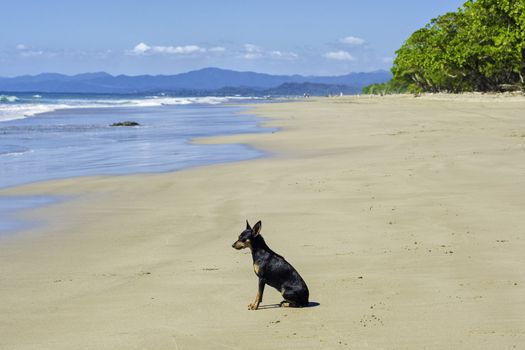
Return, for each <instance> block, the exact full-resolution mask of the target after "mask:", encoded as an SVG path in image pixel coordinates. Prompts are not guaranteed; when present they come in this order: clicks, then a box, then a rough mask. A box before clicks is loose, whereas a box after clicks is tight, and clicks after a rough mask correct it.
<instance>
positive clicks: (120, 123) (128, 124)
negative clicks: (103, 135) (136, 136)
mask: <svg viewBox="0 0 525 350" xmlns="http://www.w3.org/2000/svg"><path fill="white" fill-rule="evenodd" d="M111 126H140V124H139V123H137V122H131V121H125V122H118V123H113V124H111Z"/></svg>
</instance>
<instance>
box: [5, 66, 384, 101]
mask: <svg viewBox="0 0 525 350" xmlns="http://www.w3.org/2000/svg"><path fill="white" fill-rule="evenodd" d="M390 78H391V74H390V73H389V72H387V71H375V72H368V73H350V74H347V75H341V76H324V77H323V76H302V75H271V74H264V73H255V72H237V71H232V70H226V69H219V68H204V69H200V70H196V71H191V72H188V73H182V74H176V75H137V76H128V75H117V76H113V75H110V74H108V73H104V72H99V73H85V74H78V75H73V76H69V75H63V74H56V73H44V74H39V75H34V76H30V75H25V76H19V77H14V78H1V77H0V91H10V92H60V93H123V94H125V93H154V92H173V93H178V92H183V91H186V92H187V91H193V92H194V93H196V94H199V91H201V92H203V91H205V92H207V93H212V92H214V91H215V92H218V93H221V90H223V91H224V90H228V89H230V90H237V93H239V94H241V95H242V94H244V93H243V92H249V91H257V92H259V93H261V91H263V90H268V91H275V92H279V91H285V90H286V91H292V90H294V91H297V92H298V93H301V94H302V93H303V92H305V91H300V90H304V89H307V88H310V89H313V90H315V91H321V90H322V91H330V89H334V91H335V92H337V91H342V92H344V93H349V91H353V92H359V91H361V89H362V88H363V87H364V86H367V85H369V84H374V83H383V82H386V81H388V80H389V79H390ZM306 83H308V84H313V85H308V84H306ZM283 84H292V85H284V86H283ZM293 84H295V85H293ZM301 84H306V85H301ZM315 84H318V85H315ZM319 84H320V85H319ZM329 85H334V86H333V87H331V88H330V87H328V86H329ZM319 89H320V90H319ZM310 93H311V94H317V93H313V92H310Z"/></svg>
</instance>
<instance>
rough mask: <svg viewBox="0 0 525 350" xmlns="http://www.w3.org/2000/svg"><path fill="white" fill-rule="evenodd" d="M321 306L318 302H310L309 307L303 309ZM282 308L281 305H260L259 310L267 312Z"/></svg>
mask: <svg viewBox="0 0 525 350" xmlns="http://www.w3.org/2000/svg"><path fill="white" fill-rule="evenodd" d="M319 305H321V304H320V303H318V302H316V301H310V302H309V303H308V306H304V307H303V308H311V307H317V306H319ZM280 308H281V304H268V305H259V307H258V309H259V310H267V309H280ZM292 309H302V308H295V307H294V308H292Z"/></svg>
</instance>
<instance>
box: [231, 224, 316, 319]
mask: <svg viewBox="0 0 525 350" xmlns="http://www.w3.org/2000/svg"><path fill="white" fill-rule="evenodd" d="M261 226H262V223H261V221H259V222H257V223H256V224H255V226H254V227H253V228H251V227H250V224H249V223H248V220H246V229H245V230H244V231H242V232H241V234H240V235H239V239H238V240H237V241H236V242H235V243H233V244H232V247H233V248H235V249H237V250H240V249H244V248H250V250H251V252H252V258H253V271H254V272H255V274H256V275H257V277H258V278H259V286H258V289H257V295H256V296H255V301H254V302H253V303H251V304H249V305H248V309H249V310H257V308H258V307H259V304H260V303H261V301H262V298H263V292H264V286H265V285H267V284H268V285H269V286H272V287H274V288H275V289H277V290H278V291H279V292H280V293H281V294H282V296H283V298H284V300H283V301H281V303H280V306H281V307H305V306H308V303H309V302H308V298H309V296H310V293H309V291H308V287H307V286H306V283H305V282H304V280H303V278H302V277H301V275H299V273H298V272H297V270H296V269H295V268H294V267H293V266H292V265H291V264H290V263H289V262H287V261H286V260H285V259H284V258H283V257H282V256H280V255H279V254H277V253H275V252H274V251H273V250H271V249H270V247H268V245H267V244H266V242H265V241H264V239H263V238H262V236H261Z"/></svg>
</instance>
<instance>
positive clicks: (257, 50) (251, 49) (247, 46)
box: [244, 44, 262, 53]
mask: <svg viewBox="0 0 525 350" xmlns="http://www.w3.org/2000/svg"><path fill="white" fill-rule="evenodd" d="M244 49H245V50H246V52H249V53H261V52H262V49H261V47H260V46H257V45H253V44H244Z"/></svg>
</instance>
